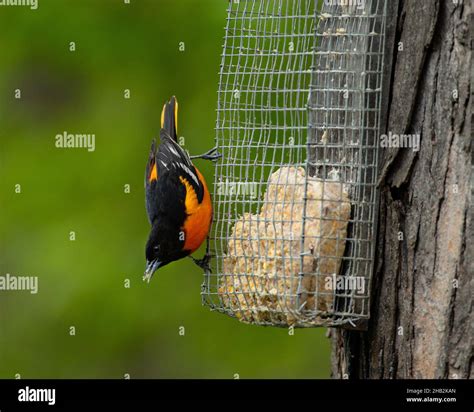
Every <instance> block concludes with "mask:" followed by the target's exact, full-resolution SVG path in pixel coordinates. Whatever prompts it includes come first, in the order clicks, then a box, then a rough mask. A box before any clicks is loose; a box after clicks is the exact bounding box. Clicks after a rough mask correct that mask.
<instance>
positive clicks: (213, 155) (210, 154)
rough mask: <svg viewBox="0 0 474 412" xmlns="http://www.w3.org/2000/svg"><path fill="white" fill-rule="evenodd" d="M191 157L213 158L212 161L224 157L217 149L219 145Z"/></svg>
mask: <svg viewBox="0 0 474 412" xmlns="http://www.w3.org/2000/svg"><path fill="white" fill-rule="evenodd" d="M190 157H191V159H204V160H211V161H212V162H216V161H217V160H219V159H220V158H221V157H222V153H219V152H218V151H217V146H215V147H213V148H212V149H211V150H209V151H207V152H206V153H203V154H202V155H196V156H190Z"/></svg>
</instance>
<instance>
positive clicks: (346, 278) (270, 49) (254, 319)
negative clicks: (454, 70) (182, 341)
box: [202, 0, 387, 327]
mask: <svg viewBox="0 0 474 412" xmlns="http://www.w3.org/2000/svg"><path fill="white" fill-rule="evenodd" d="M386 3H387V1H386V0H366V1H362V0H354V1H352V0H339V1H336V0H334V1H327V0H326V1H324V2H323V1H316V0H234V1H230V3H229V8H228V17H227V24H226V29H225V33H226V34H225V39H224V45H223V53H222V64H221V70H220V81H219V90H218V108H217V124H216V143H217V146H218V149H219V151H220V152H221V153H222V154H223V157H222V159H221V160H220V161H219V162H218V163H217V164H216V171H215V181H214V187H213V199H214V204H215V206H214V223H213V229H212V232H211V235H210V238H209V248H210V253H211V255H212V256H213V259H212V261H211V269H212V273H206V274H205V279H204V283H203V289H202V297H203V302H204V303H205V304H207V305H209V306H210V307H211V309H213V310H217V311H219V312H223V313H226V314H228V315H231V316H234V317H237V318H238V319H239V320H241V321H243V322H247V323H254V324H259V325H273V326H285V327H286V326H295V327H307V326H322V325H326V326H336V325H344V324H347V323H349V324H351V325H353V326H354V325H356V324H357V323H358V322H360V321H363V320H364V319H367V318H368V317H369V307H370V284H371V275H372V269H373V259H374V248H375V233H376V232H375V224H376V211H377V204H378V197H377V196H378V194H377V188H376V178H377V160H378V141H377V137H378V133H379V126H380V113H381V97H382V96H381V94H382V72H383V54H384V38H385V37H384V31H385V19H386V6H387V4H386Z"/></svg>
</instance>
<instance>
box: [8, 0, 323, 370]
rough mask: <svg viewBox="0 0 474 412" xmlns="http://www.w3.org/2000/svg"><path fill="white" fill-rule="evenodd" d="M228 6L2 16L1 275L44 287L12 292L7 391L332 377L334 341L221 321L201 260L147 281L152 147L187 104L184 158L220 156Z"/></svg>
mask: <svg viewBox="0 0 474 412" xmlns="http://www.w3.org/2000/svg"><path fill="white" fill-rule="evenodd" d="M227 3H228V2H227V1H224V0H179V1H176V0H174V1H173V0H148V1H146V0H131V4H125V3H124V1H123V0H101V1H98V0H67V1H66V0H39V8H38V9H37V10H30V9H29V8H28V7H13V6H11V7H0V27H1V31H2V35H1V36H0V62H1V63H0V142H1V148H0V156H1V159H0V160H1V162H0V173H1V174H0V176H1V182H0V183H1V195H0V196H1V198H0V202H1V203H0V205H1V214H0V216H1V219H0V242H1V243H0V253H1V254H0V258H1V260H0V272H1V273H0V275H5V274H6V273H10V274H11V275H16V276H38V278H39V291H38V294H36V295H32V294H30V293H29V292H27V291H0V378H12V377H15V375H16V374H20V375H21V377H23V378H122V377H124V375H125V374H129V375H130V376H131V377H132V378H233V377H234V375H235V374H239V376H240V378H325V377H329V341H328V340H327V339H326V338H325V336H324V335H325V330H324V329H308V330H301V329H298V330H296V331H295V333H294V336H291V335H290V334H289V333H288V330H285V329H278V328H264V327H258V326H249V325H244V324H241V323H239V322H238V321H236V320H235V319H231V318H228V317H226V316H224V315H221V314H217V313H212V312H210V311H209V310H208V309H207V308H205V307H202V306H201V298H200V286H201V283H202V281H203V278H202V275H201V270H200V269H199V268H198V267H196V266H195V265H194V264H193V263H192V262H191V260H190V259H184V260H182V261H179V262H175V263H173V264H171V265H168V266H166V267H165V268H163V269H160V271H159V272H158V273H157V274H156V275H155V277H154V279H153V281H152V282H151V283H150V284H149V285H148V284H145V283H143V282H142V274H143V269H144V265H145V259H144V244H145V242H146V237H147V234H148V230H149V226H148V221H147V218H146V214H145V208H144V192H143V176H144V167H145V162H146V159H147V156H148V151H149V147H150V142H151V139H152V138H153V137H156V136H157V135H158V131H159V129H158V128H159V116H160V111H161V107H162V105H163V102H164V100H165V99H167V98H169V97H170V96H171V95H172V94H175V95H176V96H177V97H178V99H179V102H180V123H179V125H180V130H179V134H180V135H181V136H184V137H185V142H186V148H187V149H189V151H190V152H191V153H201V152H203V151H205V150H207V149H209V148H210V147H212V146H213V144H214V141H213V139H214V126H215V108H216V100H217V93H216V88H217V82H218V69H219V64H220V53H221V44H222V39H223V35H224V29H223V27H224V25H225V19H226V7H227ZM70 42H75V43H76V51H75V52H71V51H70V50H69V45H70ZM180 42H184V47H185V49H184V51H180V50H179V44H180ZM16 89H20V90H21V99H15V90H16ZM125 89H130V92H131V97H130V99H125V98H124V90H125ZM64 131H67V132H69V133H94V134H95V135H96V149H95V151H94V152H88V151H87V150H86V149H69V150H67V149H57V148H56V147H55V136H56V135H57V134H58V133H63V132H64ZM198 162H200V163H199V166H200V169H201V170H202V171H203V173H204V174H205V176H206V177H207V180H208V182H212V180H213V179H212V173H213V166H212V165H211V164H207V162H203V161H198ZM17 184H20V185H21V193H19V194H17V193H15V185H17ZM125 185H130V193H125V190H124V188H125ZM71 231H74V232H75V234H76V240H75V241H70V240H69V234H70V232H71ZM201 254H202V252H201V253H199V252H198V253H197V254H196V255H197V256H200V255H201ZM126 279H129V280H130V288H126V287H125V283H124V282H125V280H126ZM71 326H74V327H75V329H76V334H75V336H71V335H70V333H69V332H70V327H71ZM180 327H184V330H185V335H184V336H181V335H180V334H179V331H180Z"/></svg>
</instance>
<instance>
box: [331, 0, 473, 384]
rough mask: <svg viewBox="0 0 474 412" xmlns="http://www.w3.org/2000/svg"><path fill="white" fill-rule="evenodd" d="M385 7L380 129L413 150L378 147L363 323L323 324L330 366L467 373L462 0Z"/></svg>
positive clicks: (365, 374) (468, 244)
mask: <svg viewBox="0 0 474 412" xmlns="http://www.w3.org/2000/svg"><path fill="white" fill-rule="evenodd" d="M390 8H391V9H392V12H391V16H390V15H389V21H390V23H389V27H388V31H389V33H388V37H387V40H388V41H389V42H388V45H389V46H390V45H393V46H394V47H393V53H390V56H388V57H389V58H388V59H387V60H386V63H387V64H386V65H387V68H388V69H389V72H391V75H389V76H388V77H386V79H387V83H386V84H387V85H388V86H389V87H388V88H387V89H388V93H387V96H388V102H387V107H388V112H387V115H386V118H385V121H384V125H383V126H384V127H383V128H385V129H386V131H385V132H386V133H388V132H389V131H390V132H392V133H393V134H419V135H420V150H419V151H413V150H412V149H411V148H399V149H396V148H390V149H386V150H385V151H384V152H383V153H382V161H381V176H380V180H379V181H380V190H381V196H380V213H379V222H378V240H377V245H378V251H377V253H376V262H375V272H374V284H373V298H372V307H371V318H370V321H369V327H368V331H367V332H358V331H349V330H342V329H332V330H331V335H332V346H333V354H332V375H333V377H335V378H473V373H474V372H473V370H472V364H473V345H472V323H473V318H472V296H473V289H472V281H473V280H472V279H473V272H474V271H473V269H474V260H473V256H474V250H473V244H472V240H473V234H474V223H473V208H472V205H471V204H470V198H471V190H473V181H472V174H471V168H472V165H471V99H470V93H471V90H470V76H471V66H470V60H471V51H470V50H471V47H470V46H471V45H470V42H471V39H470V33H469V25H470V23H471V21H470V19H471V2H470V1H466V0H464V1H463V0H457V1H455V0H453V1H445V0H426V1H425V0H424V1H419V0H399V1H393V0H390ZM388 49H389V50H392V48H391V47H388Z"/></svg>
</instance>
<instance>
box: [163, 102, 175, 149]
mask: <svg viewBox="0 0 474 412" xmlns="http://www.w3.org/2000/svg"><path fill="white" fill-rule="evenodd" d="M161 128H162V129H164V130H165V131H166V132H167V133H168V134H169V135H170V137H172V138H173V139H174V140H175V141H177V138H178V101H177V100H176V97H174V96H173V97H172V98H171V99H170V101H169V102H167V103H165V105H164V106H163V111H162V112H161Z"/></svg>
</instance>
